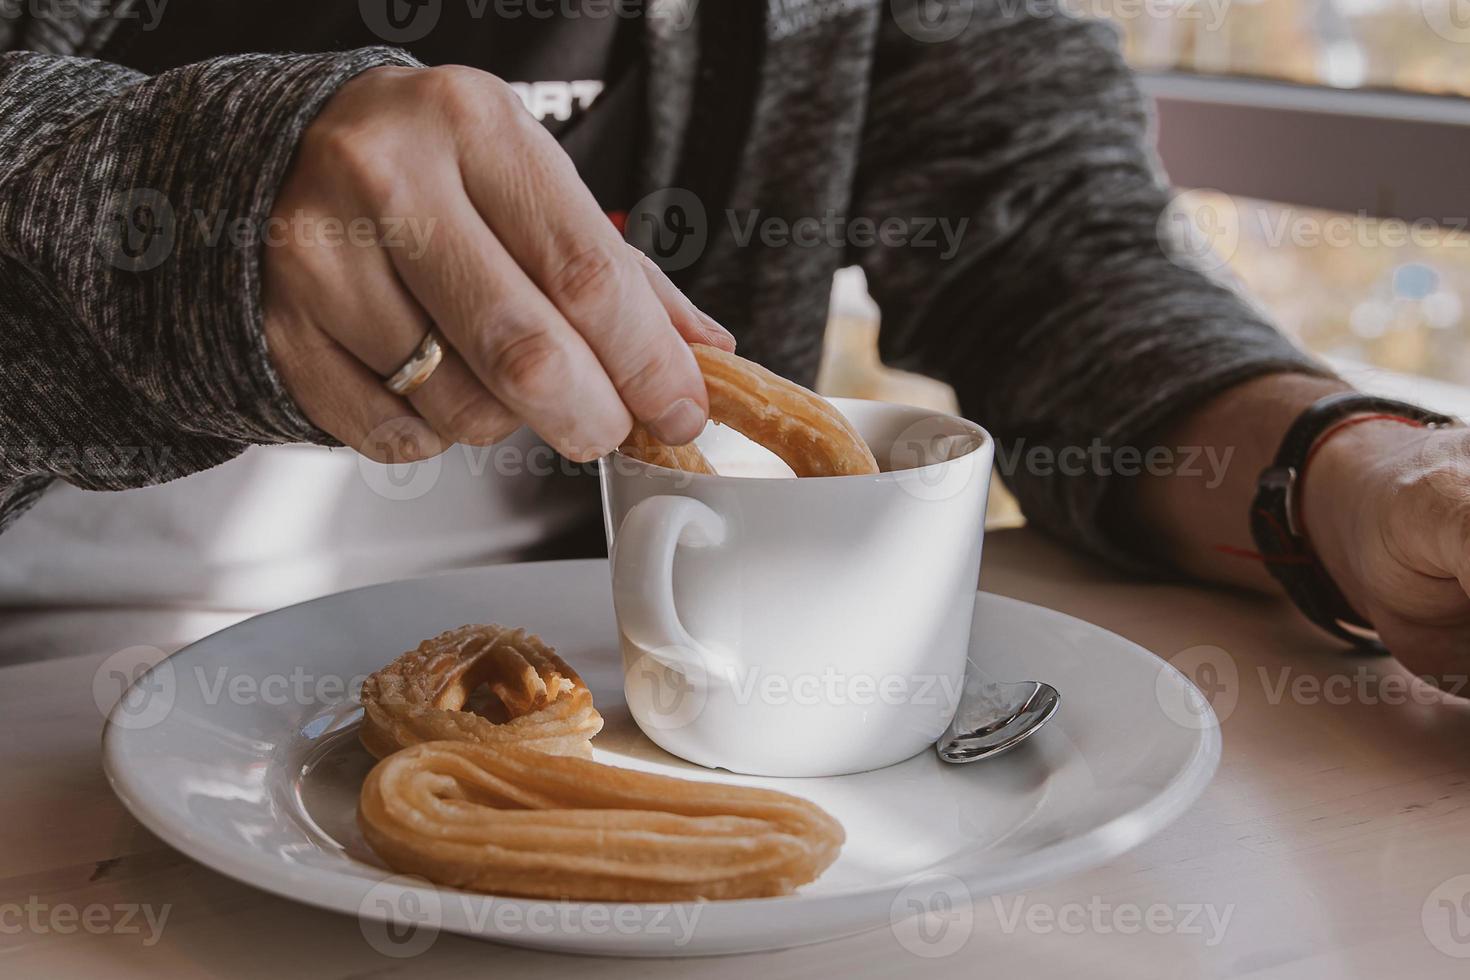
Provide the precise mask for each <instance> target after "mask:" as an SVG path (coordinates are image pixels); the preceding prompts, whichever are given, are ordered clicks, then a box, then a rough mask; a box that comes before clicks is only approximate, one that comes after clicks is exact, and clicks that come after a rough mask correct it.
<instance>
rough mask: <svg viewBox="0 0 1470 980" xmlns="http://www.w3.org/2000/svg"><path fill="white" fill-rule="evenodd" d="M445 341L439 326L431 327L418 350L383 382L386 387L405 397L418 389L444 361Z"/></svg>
mask: <svg viewBox="0 0 1470 980" xmlns="http://www.w3.org/2000/svg"><path fill="white" fill-rule="evenodd" d="M445 343H446V341H445V340H444V336H443V334H441V333H439V331H438V329H437V328H430V330H429V332H428V333H426V334H424V339H423V340H422V341H421V342H420V343H419V347H418V350H416V351H414V352H413V356H412V357H410V358H409V359H408V360H407V361H404V362H403V367H401V368H399V369H398V370H397V371H395V372H393V376H392V377H390V378H389V379H388V380H387V381H384V382H383V385H384V387H386V388H387V389H388V390H389V391H391V392H393V394H395V395H402V396H404V397H405V398H406V397H408V396H409V395H411V394H413V393H414V392H415V391H418V390H419V389H420V388H422V387H423V386H424V382H426V381H428V380H429V378H430V377H432V376H433V374H434V371H435V370H436V369H437V368H438V367H439V365H440V364H441V363H443V361H444V345H445Z"/></svg>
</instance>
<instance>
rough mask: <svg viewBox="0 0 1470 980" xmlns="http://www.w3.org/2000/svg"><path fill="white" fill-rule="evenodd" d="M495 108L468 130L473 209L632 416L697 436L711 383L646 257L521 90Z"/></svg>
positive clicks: (677, 437)
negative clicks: (522, 99) (527, 106)
mask: <svg viewBox="0 0 1470 980" xmlns="http://www.w3.org/2000/svg"><path fill="white" fill-rule="evenodd" d="M486 111H488V112H489V113H490V115H489V116H488V117H487V118H486V119H485V120H484V121H483V122H484V124H483V125H482V126H479V127H470V128H467V129H465V130H464V131H463V134H462V139H463V141H464V143H465V162H464V164H463V169H464V174H465V187H466V190H467V191H468V193H469V197H470V200H471V201H472V202H473V204H474V207H475V208H476V210H477V211H478V212H479V214H480V215H481V216H482V218H483V220H484V222H485V223H486V224H487V225H488V226H489V228H490V230H491V231H492V232H493V233H494V237H495V238H497V239H498V240H499V241H500V242H501V243H502V244H503V246H504V249H505V251H506V252H507V253H508V254H509V255H510V256H511V257H512V258H513V260H514V261H515V263H516V264H517V265H518V266H519V267H520V268H521V269H523V270H525V274H526V275H527V276H528V277H529V279H530V280H531V282H533V283H534V284H535V285H536V286H537V287H538V288H539V289H540V291H541V292H542V293H543V294H544V295H545V296H546V298H547V299H548V300H549V301H550V303H551V304H552V305H553V306H554V307H555V308H556V309H557V310H558V311H559V312H560V313H561V315H562V317H563V318H564V320H565V322H567V323H568V324H570V326H571V327H572V328H573V329H574V330H575V331H576V332H577V333H578V334H579V335H580V336H581V337H583V338H585V342H586V343H587V345H588V346H589V347H590V348H591V350H592V351H593V352H594V353H595V355H596V357H597V359H598V361H599V362H600V363H601V365H602V367H603V368H604V370H605V372H606V374H607V376H608V377H609V378H610V379H611V382H612V384H613V385H614V386H615V388H616V390H617V392H618V394H619V395H620V397H621V399H622V401H623V403H624V404H625V405H626V406H627V409H628V410H629V411H630V412H631V413H632V415H633V416H635V417H637V418H638V419H640V420H641V421H643V422H645V423H647V424H648V426H649V428H650V429H651V430H652V431H653V432H654V434H655V435H656V436H658V437H659V439H661V440H662V441H664V442H667V443H669V444H671V445H682V444H684V443H687V442H689V441H691V440H692V439H694V437H695V436H697V435H698V434H699V433H700V432H701V431H703V428H704V424H705V421H706V419H707V417H708V411H709V406H708V401H707V398H706V394H705V390H704V380H703V378H702V377H701V376H700V374H699V369H698V367H697V365H696V364H695V362H694V357H693V355H692V354H690V352H689V347H688V343H687V342H686V341H685V340H684V339H683V338H681V337H680V335H679V332H678V331H677V330H676V329H675V327H674V324H673V322H672V319H671V317H670V314H669V312H668V311H666V310H665V308H664V303H662V302H661V301H660V299H659V296H658V295H656V294H655V292H654V289H653V287H652V285H651V284H650V282H649V279H648V276H647V274H646V273H645V272H644V271H643V268H642V266H641V264H640V263H639V262H638V261H637V260H636V259H635V258H634V256H633V253H632V251H631V250H630V249H629V248H628V247H627V245H626V243H624V242H623V240H622V239H621V238H620V237H619V236H618V234H617V232H616V231H615V230H614V229H613V227H612V225H611V223H610V222H608V221H607V218H606V216H605V215H604V214H603V213H602V210H601V209H600V208H599V207H598V206H597V203H596V201H595V200H594V199H593V197H592V195H591V193H590V192H589V191H588V190H587V188H586V187H585V186H584V185H583V184H582V182H581V180H580V179H579V178H578V176H577V173H576V170H575V168H574V167H573V166H572V163H571V161H570V159H568V158H567V156H566V154H565V153H564V152H563V151H562V150H561V148H560V147H559V146H557V145H556V141H555V140H554V139H553V138H552V137H551V136H550V135H549V134H548V133H547V132H546V131H545V130H544V129H543V128H542V127H541V126H540V125H539V124H538V123H537V122H536V121H535V120H534V119H532V118H531V116H530V115H529V114H527V113H526V112H525V111H524V110H523V109H522V108H521V107H520V104H519V102H518V101H516V100H515V99H514V97H513V96H511V97H510V98H509V99H507V100H503V101H502V100H495V101H494V102H493V103H492V105H491V106H490V108H489V109H487V110H486ZM507 146H514V147H516V149H515V150H514V151H513V152H507ZM624 434H626V433H624Z"/></svg>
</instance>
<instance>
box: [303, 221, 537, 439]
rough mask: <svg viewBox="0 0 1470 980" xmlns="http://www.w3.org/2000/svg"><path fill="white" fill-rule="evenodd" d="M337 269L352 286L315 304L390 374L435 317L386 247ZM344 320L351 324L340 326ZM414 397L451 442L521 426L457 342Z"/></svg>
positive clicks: (361, 253)
mask: <svg viewBox="0 0 1470 980" xmlns="http://www.w3.org/2000/svg"><path fill="white" fill-rule="evenodd" d="M355 251H357V252H358V254H354V255H351V256H349V258H350V262H349V263H348V266H347V267H344V268H342V269H341V270H340V271H339V273H338V275H339V276H340V277H341V279H340V281H342V282H343V283H344V284H345V286H346V288H345V289H343V290H342V291H341V292H340V294H339V295H338V296H336V297H334V300H333V305H334V306H335V309H319V310H316V311H314V312H315V316H316V317H317V319H316V322H318V323H323V324H327V325H328V326H327V329H328V330H329V331H331V332H332V333H333V334H334V335H335V336H338V338H339V340H340V342H341V343H342V344H343V346H344V347H346V348H347V349H348V350H349V351H350V352H351V353H353V354H354V355H356V356H357V357H358V359H359V360H361V361H362V362H363V363H364V364H366V365H367V366H368V367H369V368H370V369H371V370H372V371H373V372H374V373H375V374H376V375H377V376H378V377H379V378H386V377H389V376H391V375H392V374H393V373H394V372H395V371H397V370H398V369H399V368H400V367H402V366H403V364H404V363H405V362H406V361H407V360H408V359H409V358H410V357H412V356H413V355H414V353H415V352H416V351H417V350H418V348H419V346H420V345H421V344H422V342H423V339H424V337H425V336H426V335H427V334H428V332H429V330H430V329H432V327H433V321H432V320H430V319H429V315H428V314H427V313H426V312H424V309H423V307H422V306H420V305H419V304H418V302H417V301H416V300H415V299H414V298H413V297H412V296H411V295H409V293H408V291H407V289H406V287H405V286H404V285H403V284H402V282H401V281H400V280H399V278H398V275H397V273H396V272H395V271H394V269H393V264H392V262H391V261H390V260H389V258H388V255H387V254H386V253H385V252H384V251H383V250H382V249H377V248H373V249H362V250H355ZM337 325H345V326H346V328H345V329H337ZM408 401H409V402H410V403H411V404H412V405H413V407H414V409H415V410H417V412H418V414H419V415H421V416H422V417H423V419H424V420H425V421H426V422H428V423H429V424H430V425H431V426H433V427H434V431H436V432H437V433H438V434H439V435H440V436H441V437H442V438H443V439H444V441H445V442H447V443H456V442H457V443H463V444H465V445H470V446H487V445H490V444H492V443H496V442H499V441H500V440H502V439H504V438H506V437H507V436H509V435H510V434H511V433H513V432H515V431H516V429H518V428H519V427H520V420H519V419H517V418H516V417H515V414H514V413H513V412H511V411H510V409H508V408H506V407H505V405H504V404H502V403H501V401H500V399H498V398H496V397H495V396H494V395H492V394H491V393H490V392H489V391H488V390H487V389H486V388H485V386H484V385H483V384H481V383H480V380H479V378H477V377H475V374H474V372H473V371H471V370H470V368H469V366H468V365H467V364H465V361H464V359H463V358H462V357H461V356H460V355H459V353H458V352H456V351H455V350H454V349H453V348H452V347H451V348H449V349H446V350H445V352H444V359H443V360H442V361H441V362H440V364H439V366H438V367H437V368H435V370H434V373H433V374H432V375H430V377H429V380H428V381H426V382H424V384H423V385H422V386H420V387H419V389H418V390H417V391H414V392H413V393H412V394H410V395H409V396H408Z"/></svg>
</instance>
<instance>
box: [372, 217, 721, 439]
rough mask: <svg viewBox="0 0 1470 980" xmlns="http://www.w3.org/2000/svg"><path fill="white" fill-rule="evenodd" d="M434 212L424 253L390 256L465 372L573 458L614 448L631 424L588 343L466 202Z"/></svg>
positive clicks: (621, 402) (625, 410) (620, 400)
mask: <svg viewBox="0 0 1470 980" xmlns="http://www.w3.org/2000/svg"><path fill="white" fill-rule="evenodd" d="M431 210H432V212H433V213H435V214H436V215H439V216H440V217H441V221H440V223H439V225H438V228H437V231H436V233H435V234H434V236H433V238H432V240H431V241H430V243H429V245H428V247H427V249H426V250H425V252H424V254H423V255H422V256H421V257H419V258H417V259H415V258H412V257H410V256H407V255H405V254H402V253H401V251H400V252H394V253H393V254H392V255H391V256H390V258H391V260H392V262H393V265H394V268H395V269H396V270H397V272H398V275H399V277H400V278H401V279H402V280H403V282H404V283H405V284H406V285H407V286H408V288H409V290H410V291H411V292H412V294H413V296H414V297H415V298H416V299H417V301H418V302H419V303H420V304H421V305H422V307H423V308H424V310H425V311H426V312H427V313H428V315H429V316H430V317H432V319H433V321H434V322H435V323H437V324H438V325H439V329H440V330H441V331H442V332H443V333H444V335H445V336H446V337H447V338H448V340H449V341H450V343H451V345H452V346H453V347H455V349H456V350H458V352H459V353H460V355H461V356H462V357H463V358H464V363H465V364H466V365H467V366H468V369H469V370H470V371H471V372H472V373H473V374H474V375H475V376H476V377H477V378H478V379H479V380H480V382H481V383H482V384H483V385H484V386H485V387H486V388H487V389H489V391H490V392H491V394H493V395H494V396H495V397H496V398H497V399H498V400H499V401H500V402H501V403H502V404H503V405H504V406H505V407H506V408H507V409H509V411H510V412H511V413H513V414H514V415H515V416H516V417H518V418H520V419H522V420H524V421H525V422H526V423H527V424H528V425H530V426H531V427H532V428H533V429H535V430H536V432H537V433H538V434H539V435H540V436H541V437H542V438H543V439H545V440H546V441H547V442H549V443H550V444H551V445H552V446H553V447H555V448H556V449H557V450H558V451H559V452H561V453H562V454H563V455H565V456H567V457H568V458H569V459H573V460H576V461H578V462H586V461H588V460H592V459H596V458H597V457H598V456H601V455H604V454H606V453H608V452H611V451H612V450H613V449H615V448H616V447H617V446H618V444H619V443H621V442H622V440H623V439H624V438H625V437H626V436H627V434H628V431H629V430H630V429H631V428H632V424H633V423H632V419H631V417H630V416H629V415H628V411H627V409H626V408H625V407H624V405H623V401H622V399H621V398H620V397H619V395H618V392H617V390H616V389H615V388H614V387H613V384H612V382H611V381H610V380H609V378H608V376H607V372H606V371H604V370H603V367H602V365H601V364H600V363H599V361H598V359H597V357H596V355H595V354H594V353H593V352H592V350H591V348H589V347H588V345H587V342H586V341H585V340H583V338H582V336H581V335H580V334H578V333H577V331H575V330H574V329H572V327H571V325H570V324H568V323H567V321H566V319H565V318H564V317H563V316H562V315H561V313H560V312H559V311H558V310H557V309H556V307H555V306H553V305H552V304H551V302H550V301H548V300H547V298H546V297H545V296H544V295H543V294H542V293H541V291H540V290H539V289H538V288H537V287H536V285H535V284H534V283H532V282H531V281H530V280H529V279H528V278H527V277H526V275H525V273H524V272H522V271H521V270H520V269H519V268H518V267H517V265H516V263H515V260H514V259H512V258H511V257H510V256H509V255H508V254H507V253H506V251H505V249H504V248H503V247H502V246H501V244H500V242H499V241H497V239H496V237H495V235H493V234H492V233H491V232H490V230H489V229H488V228H487V227H486V226H485V224H484V222H483V220H481V218H480V216H479V214H478V213H477V212H476V211H475V209H474V208H473V207H472V206H471V205H470V203H469V201H468V200H466V199H464V198H463V197H462V196H458V195H454V194H442V195H440V198H439V199H438V200H436V201H435V203H434V204H433V206H432V209H431ZM686 352H687V347H686ZM691 361H692V356H691ZM425 387H427V385H426V386H425Z"/></svg>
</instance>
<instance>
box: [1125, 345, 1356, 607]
mask: <svg viewBox="0 0 1470 980" xmlns="http://www.w3.org/2000/svg"><path fill="white" fill-rule="evenodd" d="M1348 387H1349V386H1348V385H1347V384H1346V383H1344V382H1342V381H1339V380H1337V379H1335V378H1319V377H1312V376H1311V375H1305V374H1271V375H1266V376H1264V377H1260V378H1255V379H1252V380H1250V381H1247V382H1245V383H1243V384H1239V385H1236V386H1235V387H1233V388H1230V389H1228V390H1227V391H1225V392H1223V393H1222V394H1220V395H1218V396H1216V397H1215V398H1213V399H1211V400H1210V401H1208V402H1206V403H1205V404H1204V405H1203V406H1202V407H1201V408H1199V409H1198V410H1197V411H1194V412H1192V413H1190V414H1189V415H1187V416H1185V417H1184V418H1183V419H1181V420H1180V421H1179V422H1178V423H1176V424H1174V425H1172V426H1170V427H1169V428H1168V429H1166V430H1165V431H1164V432H1162V433H1160V434H1159V438H1158V440H1157V441H1158V443H1159V444H1160V445H1165V446H1190V447H1196V446H1197V447H1201V448H1203V449H1204V450H1205V451H1206V452H1209V451H1210V450H1211V449H1213V450H1214V453H1215V456H1214V458H1217V459H1226V458H1228V459H1229V463H1228V465H1226V467H1225V469H1224V474H1223V478H1222V479H1221V480H1220V482H1218V483H1214V482H1212V481H1208V480H1202V479H1200V478H1198V477H1195V476H1190V475H1187V474H1182V473H1176V474H1171V475H1167V476H1145V477H1142V478H1140V480H1139V481H1138V483H1137V485H1136V486H1135V487H1134V488H1132V498H1131V500H1130V501H1129V506H1130V509H1131V511H1132V515H1133V519H1134V521H1135V522H1136V523H1137V526H1139V527H1142V528H1148V529H1151V530H1152V531H1153V532H1154V533H1155V534H1156V535H1157V540H1158V541H1159V542H1160V546H1161V547H1160V551H1161V552H1162V554H1161V555H1160V557H1161V558H1163V559H1165V560H1166V561H1168V562H1170V563H1171V564H1173V565H1174V566H1175V567H1177V568H1179V569H1181V570H1183V571H1185V572H1188V573H1189V574H1191V575H1194V576H1197V577H1199V578H1202V579H1207V580H1210V581H1215V582H1223V583H1227V584H1230V585H1239V586H1245V587H1248V588H1254V589H1262V590H1274V589H1275V588H1276V587H1277V586H1276V584H1275V580H1273V579H1272V578H1271V576H1270V575H1269V574H1268V573H1267V572H1266V569H1265V566H1264V565H1263V564H1262V563H1261V562H1259V561H1253V560H1251V559H1249V558H1245V557H1241V556H1239V555H1235V554H1231V553H1230V552H1229V551H1228V550H1222V548H1221V546H1222V545H1223V546H1225V547H1226V548H1228V549H1241V550H1251V549H1254V548H1255V544H1254V542H1253V541H1252V539H1251V532H1250V505H1251V500H1252V499H1253V498H1254V496H1255V493H1256V480H1257V478H1258V477H1259V476H1260V474H1261V471H1262V470H1263V469H1265V468H1266V467H1267V466H1269V465H1270V463H1271V461H1272V459H1274V458H1275V456H1276V451H1277V448H1278V447H1279V445H1280V443H1281V439H1282V437H1283V436H1285V435H1286V430H1287V429H1288V428H1289V427H1290V426H1291V423H1292V422H1293V421H1294V420H1295V419H1296V417H1297V416H1298V415H1299V414H1301V412H1302V410H1303V409H1305V408H1306V407H1307V406H1309V405H1311V404H1312V403H1313V402H1315V401H1316V400H1317V399H1319V398H1322V397H1324V396H1326V395H1330V394H1332V393H1333V392H1337V391H1344V390H1347V389H1348ZM1227 454H1228V456H1227Z"/></svg>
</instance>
